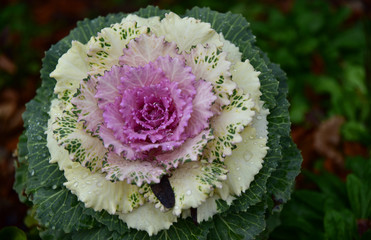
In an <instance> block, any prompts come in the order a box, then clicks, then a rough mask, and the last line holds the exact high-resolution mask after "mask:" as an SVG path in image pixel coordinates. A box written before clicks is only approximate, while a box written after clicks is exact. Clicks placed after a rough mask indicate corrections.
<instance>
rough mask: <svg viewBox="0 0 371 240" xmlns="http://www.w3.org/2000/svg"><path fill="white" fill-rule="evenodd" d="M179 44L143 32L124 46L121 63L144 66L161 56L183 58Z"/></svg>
mask: <svg viewBox="0 0 371 240" xmlns="http://www.w3.org/2000/svg"><path fill="white" fill-rule="evenodd" d="M177 51H178V50H177V46H176V44H175V43H174V42H167V41H165V38H164V37H156V35H154V34H152V35H150V36H149V35H146V34H142V35H141V36H140V37H138V38H136V39H134V40H131V41H130V43H129V44H128V45H127V48H124V50H123V52H124V55H123V56H121V57H120V61H119V63H120V64H121V65H128V66H133V67H137V66H144V65H145V64H147V63H149V62H153V61H155V60H156V59H157V58H158V57H160V56H171V57H176V58H182V59H183V56H182V55H178V54H177Z"/></svg>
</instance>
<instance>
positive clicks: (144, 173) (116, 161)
mask: <svg viewBox="0 0 371 240" xmlns="http://www.w3.org/2000/svg"><path fill="white" fill-rule="evenodd" d="M102 170H103V172H106V173H107V175H106V179H108V180H110V181H124V180H125V179H126V181H127V182H128V183H129V184H130V183H135V184H137V185H138V186H139V187H140V186H141V185H142V184H143V183H148V184H151V183H159V182H160V179H161V176H163V175H164V174H165V173H166V172H165V170H164V169H163V168H162V167H159V166H157V165H156V163H155V162H150V161H141V160H135V161H130V160H127V159H125V158H123V157H121V156H119V155H117V154H115V153H113V152H110V153H108V157H107V163H106V164H105V165H104V166H103V168H102Z"/></svg>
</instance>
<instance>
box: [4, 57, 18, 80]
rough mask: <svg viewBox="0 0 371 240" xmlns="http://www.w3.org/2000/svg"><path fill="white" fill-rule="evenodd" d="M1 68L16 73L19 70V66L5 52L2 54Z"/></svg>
mask: <svg viewBox="0 0 371 240" xmlns="http://www.w3.org/2000/svg"><path fill="white" fill-rule="evenodd" d="M0 70H4V71H5V72H7V73H9V74H12V75H13V74H14V73H15V72H16V71H17V66H16V65H15V64H14V63H13V61H12V60H10V59H9V58H8V57H7V56H5V55H4V54H1V55H0Z"/></svg>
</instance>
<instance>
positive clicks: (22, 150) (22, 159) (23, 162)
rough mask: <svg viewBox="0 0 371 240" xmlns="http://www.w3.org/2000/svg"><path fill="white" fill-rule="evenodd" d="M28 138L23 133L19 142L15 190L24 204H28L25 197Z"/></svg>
mask: <svg viewBox="0 0 371 240" xmlns="http://www.w3.org/2000/svg"><path fill="white" fill-rule="evenodd" d="M27 154H28V151H27V137H26V135H25V134H24V133H23V134H22V135H21V136H20V137H19V141H18V163H17V162H15V165H16V172H15V181H14V185H13V189H14V190H15V191H16V192H17V194H18V197H19V200H20V201H21V202H23V203H26V202H27V198H26V196H25V195H24V192H23V191H24V190H25V189H26V184H27V176H28V174H27V173H28V163H27V158H28V157H27Z"/></svg>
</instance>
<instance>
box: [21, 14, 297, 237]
mask: <svg viewBox="0 0 371 240" xmlns="http://www.w3.org/2000/svg"><path fill="white" fill-rule="evenodd" d="M166 12H168V11H165V10H160V9H158V8H157V7H156V8H155V7H147V8H145V9H141V10H139V11H138V12H137V13H134V14H137V15H139V16H142V17H151V16H161V17H163V16H164V13H166ZM185 15H186V16H194V17H195V18H198V19H201V20H203V21H205V22H210V23H211V25H212V27H213V28H214V29H215V30H217V31H218V32H222V33H223V35H224V37H225V38H226V39H228V40H230V41H232V42H233V43H234V44H236V45H237V46H239V47H240V51H241V52H242V53H243V58H244V59H249V60H250V62H251V64H252V65H253V66H254V67H255V69H257V70H259V71H260V72H261V75H260V79H261V91H262V93H263V96H262V99H263V100H264V101H265V105H266V107H268V108H269V109H270V111H271V114H270V115H269V116H268V120H269V140H268V146H269V147H270V150H269V151H268V155H267V157H266V158H265V162H264V165H263V168H262V170H261V171H260V173H259V174H258V175H257V176H256V180H255V181H254V182H253V183H252V184H251V187H250V188H249V189H248V190H247V191H246V193H245V194H243V196H241V197H240V198H238V200H237V201H236V203H235V204H234V206H233V207H232V208H230V209H229V210H227V209H225V210H226V211H225V213H223V215H218V216H215V217H214V221H211V222H210V221H209V222H204V223H202V224H200V225H199V226H198V227H196V226H194V225H193V223H192V222H191V221H190V220H189V219H186V220H184V219H179V221H178V223H176V224H174V225H173V226H172V227H171V228H170V229H169V230H167V231H162V232H160V233H159V234H158V235H157V236H153V237H149V236H148V234H147V233H145V232H142V231H136V230H130V231H129V232H128V228H127V226H126V224H124V223H122V222H121V221H120V220H119V219H118V218H117V216H112V215H109V214H108V213H106V212H105V211H102V212H94V211H93V210H92V209H86V208H85V207H84V206H83V203H81V202H79V201H78V200H77V198H76V196H75V195H73V194H71V193H70V192H69V190H67V189H66V188H65V187H64V186H63V185H62V184H63V182H64V181H65V178H64V175H63V172H61V171H59V170H58V167H57V165H56V164H49V162H48V159H49V156H50V155H49V152H48V149H47V147H46V136H45V130H46V129H45V127H46V126H47V121H48V118H49V116H48V114H47V112H48V111H49V108H50V102H51V100H52V99H53V98H54V97H55V96H54V95H53V88H54V85H55V81H54V80H53V79H50V77H49V74H50V72H51V71H53V70H54V69H55V66H56V64H57V62H58V59H59V58H60V56H61V55H63V54H64V53H65V52H66V51H67V50H68V49H69V48H70V46H71V40H78V41H80V42H82V43H86V42H87V41H88V40H89V38H90V36H93V35H95V34H96V33H97V32H98V31H99V30H100V29H102V28H103V27H106V26H108V25H110V24H111V23H114V22H119V21H120V20H121V18H122V17H124V14H121V13H119V14H115V15H108V16H107V17H98V18H96V19H94V20H87V19H85V20H84V21H82V22H79V23H78V24H77V26H78V27H77V28H76V29H74V30H73V31H71V33H70V35H69V36H67V37H66V38H64V39H62V40H61V41H60V42H58V43H57V44H56V45H54V46H52V48H51V49H50V50H49V51H48V52H47V53H46V56H45V58H44V60H43V68H42V70H41V77H42V79H43V83H42V86H41V87H40V88H39V89H38V91H37V96H36V97H35V98H34V100H32V101H31V102H30V103H28V104H27V111H26V112H25V114H24V115H23V118H24V120H25V127H26V134H25V136H26V138H27V150H26V149H25V146H24V144H23V145H22V144H20V147H19V148H20V149H21V150H22V151H24V152H25V153H26V154H27V152H28V153H29V154H28V158H29V162H28V164H29V166H28V172H29V173H28V180H27V185H26V186H25V187H26V193H27V194H29V195H30V196H31V197H33V203H34V204H35V207H36V209H37V211H36V218H37V219H38V220H39V222H40V223H41V224H42V225H44V226H46V227H48V226H49V227H51V228H52V229H53V230H54V231H50V228H49V230H46V231H44V232H43V233H42V234H41V236H42V237H43V238H45V239H49V238H50V236H51V235H50V234H53V232H55V234H57V235H59V237H58V236H57V238H61V237H60V236H62V235H63V232H68V233H69V234H67V235H66V237H67V238H68V239H70V238H72V239H77V238H79V239H80V238H84V237H85V238H88V236H90V238H92V237H93V238H98V239H99V238H100V239H107V236H110V237H111V238H112V239H116V238H123V239H132V238H135V239H137V238H141V239H189V238H190V239H206V238H207V239H214V238H213V237H216V236H223V238H222V239H245V238H246V239H253V238H254V237H255V236H257V235H258V234H259V233H260V232H262V231H263V230H264V228H265V221H264V217H265V215H264V213H265V210H266V208H267V207H268V204H267V203H268V202H271V201H268V200H267V198H266V196H267V197H270V195H271V194H273V195H275V196H278V197H279V198H280V199H282V201H284V202H285V201H287V199H288V198H289V194H290V190H291V186H292V182H293V179H294V177H295V176H296V174H297V173H298V169H299V167H300V159H298V151H297V150H296V148H295V146H294V145H293V143H292V141H291V139H290V138H289V119H288V110H287V108H288V103H287V101H286V93H287V86H286V83H285V76H284V74H283V72H282V71H281V70H280V69H279V68H278V67H277V66H276V65H273V64H271V63H270V62H269V60H268V58H267V57H266V56H265V55H264V54H263V53H262V52H261V51H260V49H258V48H257V47H255V46H254V45H253V44H254V41H255V40H254V36H253V35H252V33H251V30H250V28H249V24H248V23H247V22H246V20H245V19H244V18H243V17H242V16H241V15H236V14H232V13H226V14H221V13H218V12H215V11H211V10H210V9H206V8H204V9H200V8H193V9H192V10H190V11H187V12H186V14H185ZM268 66H269V67H268ZM276 77H277V78H278V80H279V81H280V84H279V82H278V81H277V79H276ZM24 141H26V140H24ZM281 145H282V146H283V150H284V151H283V152H282V153H281ZM282 155H283V156H282ZM283 157H285V161H282V158H283ZM20 161H21V160H20ZM277 167H278V168H277ZM276 168H277V170H276ZM275 170H276V171H275ZM18 171H19V174H22V170H21V169H19V170H18ZM18 171H17V173H18ZM272 172H273V176H275V178H272V179H271V178H269V177H270V175H271V174H272ZM281 178H283V179H281ZM19 183H20V184H19V185H17V189H18V193H19V192H20V189H21V188H22V187H21V186H23V187H24V184H23V185H22V184H21V183H22V181H19ZM267 183H268V184H269V188H268V189H267ZM272 206H273V204H270V205H269V208H270V209H269V210H268V212H270V211H271V208H272ZM246 209H247V211H246ZM209 229H211V232H210V234H209V235H207V234H208V233H209ZM246 229H248V230H247V231H246ZM108 233H111V235H108ZM119 236H121V237H119ZM224 237H225V238H224Z"/></svg>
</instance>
